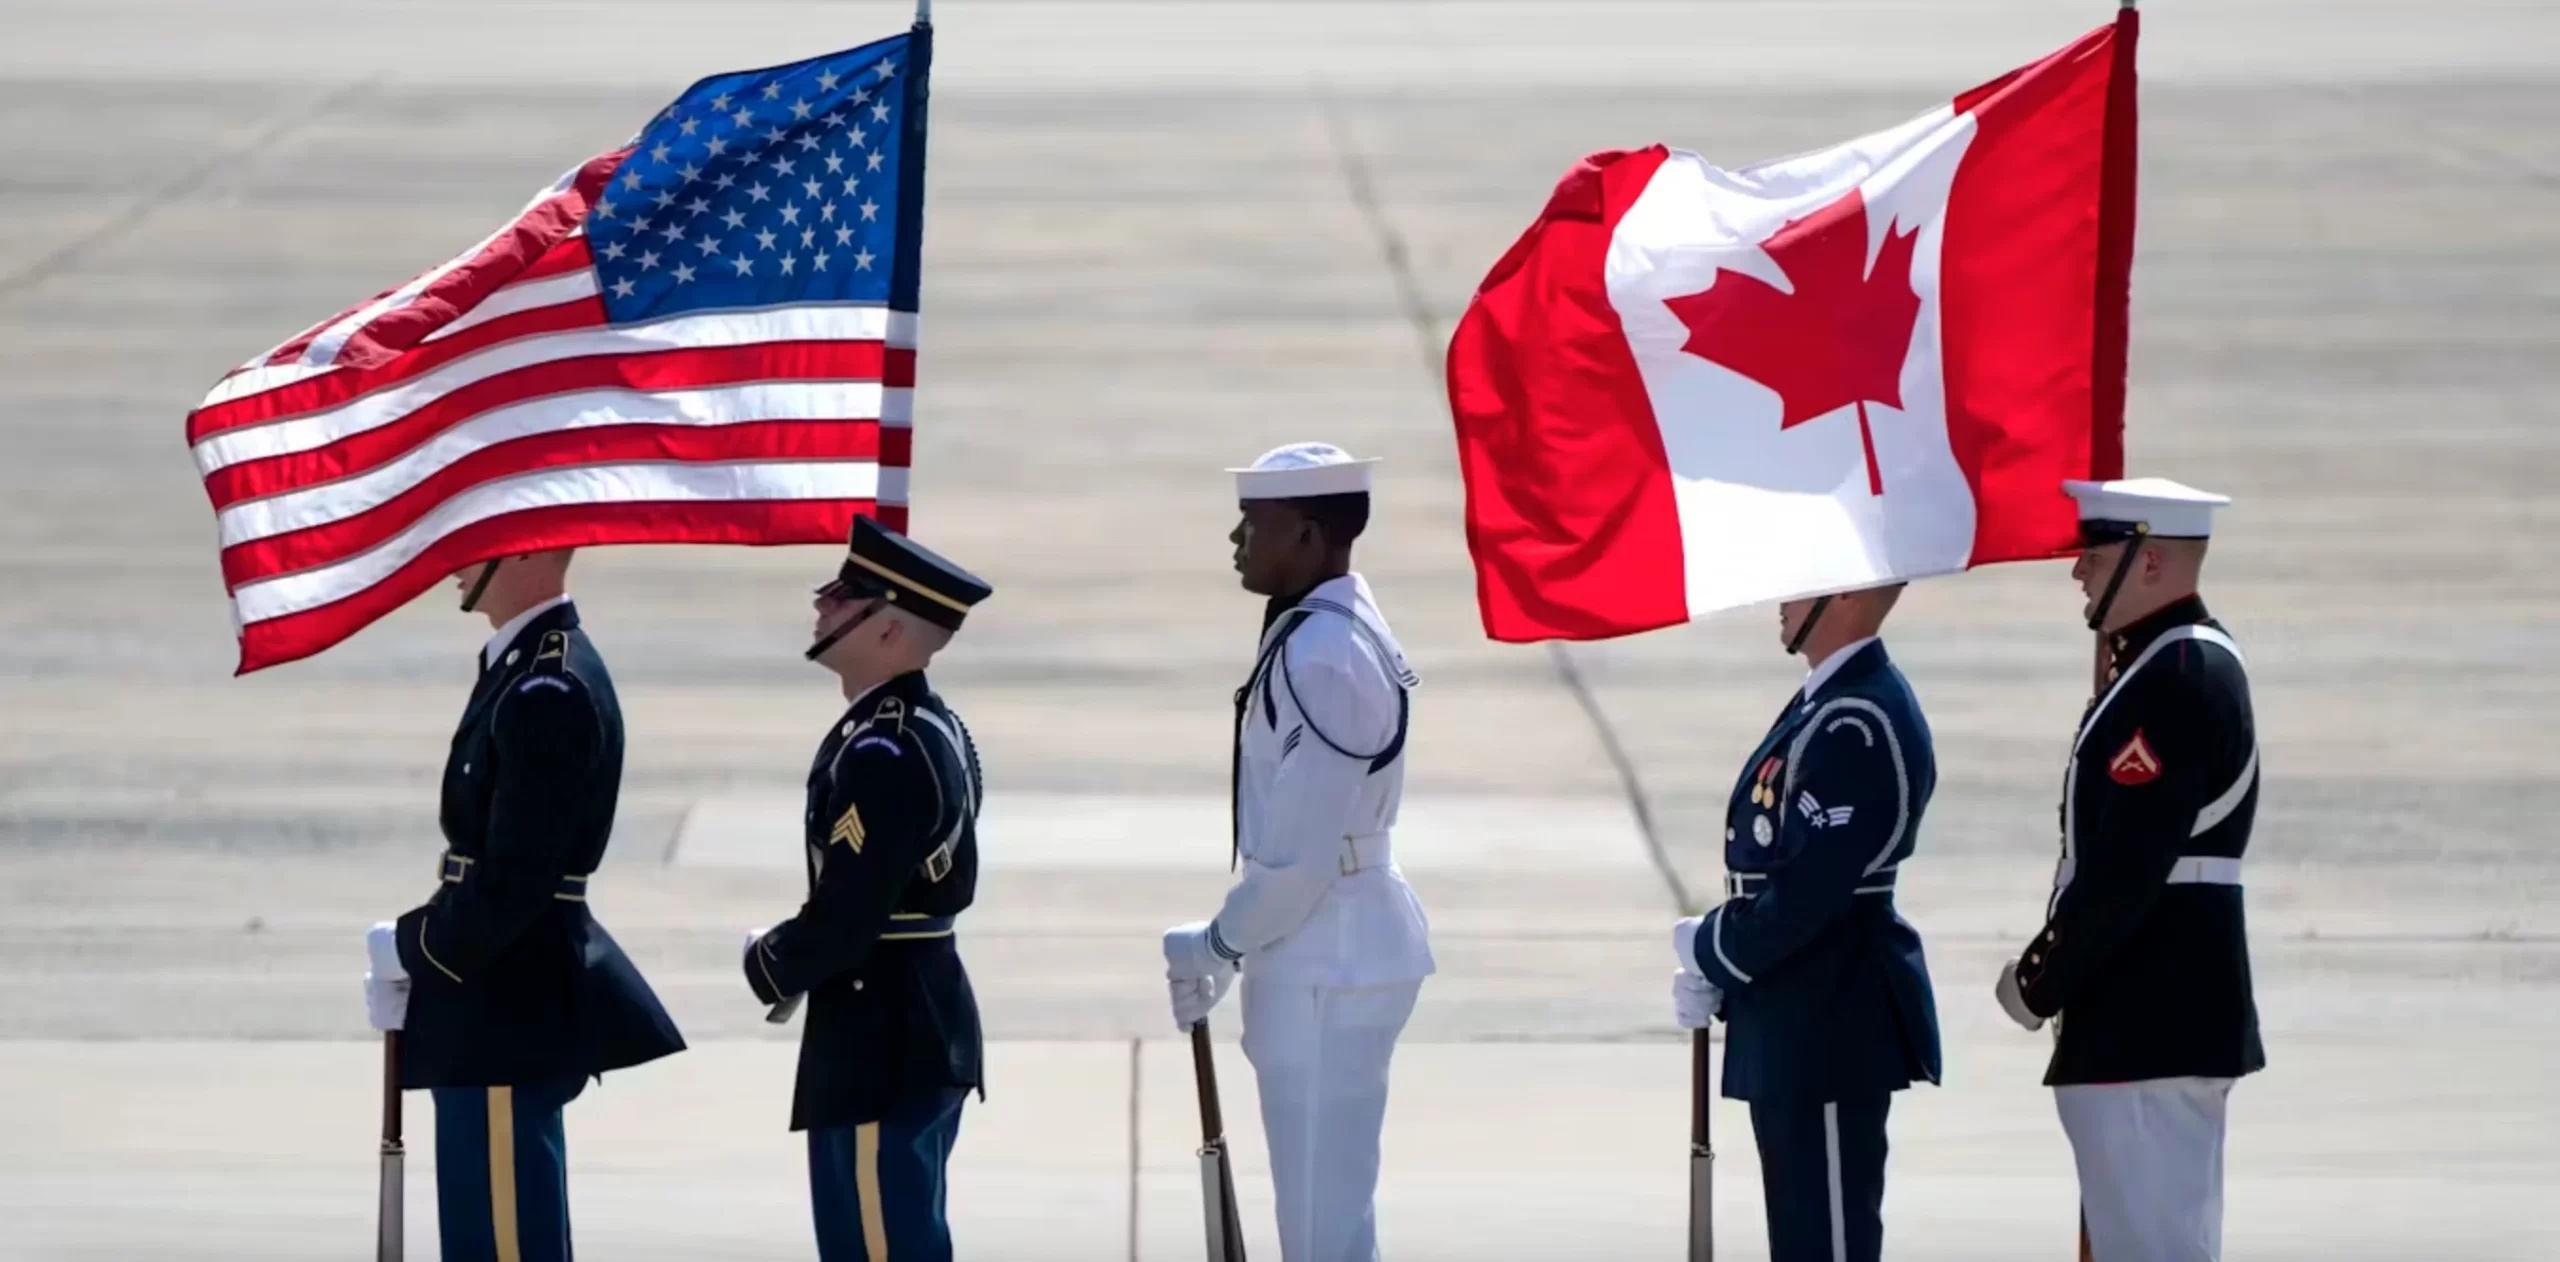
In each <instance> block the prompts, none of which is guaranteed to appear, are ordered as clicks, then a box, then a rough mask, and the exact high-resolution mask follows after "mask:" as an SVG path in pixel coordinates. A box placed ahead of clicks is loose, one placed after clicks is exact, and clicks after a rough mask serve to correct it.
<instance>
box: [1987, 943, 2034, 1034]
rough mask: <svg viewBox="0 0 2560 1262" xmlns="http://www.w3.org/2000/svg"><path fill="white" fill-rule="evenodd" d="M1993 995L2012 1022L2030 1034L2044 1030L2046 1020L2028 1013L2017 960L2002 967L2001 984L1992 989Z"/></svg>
mask: <svg viewBox="0 0 2560 1262" xmlns="http://www.w3.org/2000/svg"><path fill="white" fill-rule="evenodd" d="M1991 993H1992V994H1993V995H1994V996H1995V997H1997V998H1998V999H1999V1000H2000V1010H2001V1011H2002V1012H2005V1013H2008V1014H2009V1019H2010V1020H2012V1021H2015V1022H2017V1023H2018V1024H2019V1025H2021V1026H2024V1027H2026V1030H2027V1032H2028V1033H2030V1034H2033V1033H2034V1032H2036V1031H2037V1030H2040V1029H2043V1028H2044V1018H2043V1017H2040V1016H2037V1015H2036V1014H2034V1013H2032V1012H2029V1011H2027V996H2026V994H2025V992H2023V991H2021V990H2019V989H2018V962H2017V961H2016V960H2011V961H2009V962H2008V963H2006V964H2003V965H2001V966H2000V984H1998V985H1996V986H1994V987H1992V988H1991Z"/></svg>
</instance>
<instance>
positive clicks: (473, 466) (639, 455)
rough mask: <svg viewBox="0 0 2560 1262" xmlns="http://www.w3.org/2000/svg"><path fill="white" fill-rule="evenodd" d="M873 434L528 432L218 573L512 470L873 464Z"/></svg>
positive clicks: (355, 536)
mask: <svg viewBox="0 0 2560 1262" xmlns="http://www.w3.org/2000/svg"><path fill="white" fill-rule="evenodd" d="M879 431H880V426H879V422H877V421H854V420H846V421H819V422H812V421H752V422H746V423H743V424H736V425H720V426H713V427H708V428H705V427H699V426H682V425H616V426H608V427H605V428H601V429H579V430H564V431H556V432H553V433H547V434H535V435H532V436H530V437H526V438H519V439H517V440H515V441H513V442H509V443H502V444H500V445H498V446H496V447H490V448H486V449H484V450H481V451H477V452H474V453H472V454H471V455H469V456H466V457H464V458H463V459H461V460H458V461H455V462H454V463H453V464H451V465H449V466H447V467H445V468H444V469H442V470H439V471H438V472H437V473H436V474H435V475H434V476H433V477H430V478H428V479H426V480H425V481H423V482H420V483H419V484H418V485H416V486H414V487H411V488H410V489H409V490H407V491H405V492H402V493H401V494H399V495H397V496H394V497H392V498H391V499H390V500H388V501H386V502H384V503H383V504H382V505H381V506H379V507H377V508H373V509H370V510H368V511H366V512H362V513H358V514H356V515H355V516H352V517H347V518H342V519H340V520H337V521H333V522H329V523H327V524H325V525H319V526H311V527H307V528H305V529H302V530H296V531H291V532H289V533H286V534H281V535H271V536H269V537H267V538H264V539H256V540H252V541H250V542H248V543H243V544H237V545H234V546H233V547H230V548H226V549H224V550H223V553H222V578H223V581H224V582H226V583H228V584H230V585H231V586H232V587H234V588H238V587H241V586H244V585H246V584H249V583H254V582H257V581H258V580H260V579H268V578H275V577H277V576H279V575H284V574H293V573H298V572H300V571H303V570H311V569H318V568H320V567H322V566H325V565H332V564H335V563H337V562H340V561H344V560H346V559H348V558H350V557H353V556H356V555H357V554H359V553H362V552H364V551H365V550H366V549H369V548H372V547H375V546H377V545H379V544H381V543H383V542H384V541H386V540H388V539H390V538H392V537H393V536H395V535H397V534H399V533H400V532H401V531H403V530H406V529H408V528H409V527H410V526H412V525H415V524H416V523H417V521H418V519H419V518H422V517H424V516H426V515H427V514H428V513H430V512H432V511H434V509H435V508H436V506H437V505H439V504H441V503H443V502H444V501H446V500H448V499H451V498H452V497H454V496H456V495H459V494H461V493H462V492H464V491H468V490H470V489H471V488H473V487H475V486H479V485H481V484H483V483H486V482H493V481H496V480H498V479H500V478H508V477H513V476H515V475H517V474H522V473H531V472H534V471H536V470H541V469H559V468H566V467H570V466H580V465H615V464H637V463H649V462H662V461H683V462H689V463H700V464H709V463H719V462H729V463H735V462H743V461H776V462H784V461H795V462H796V461H815V460H864V461H877V460H878V459H879V458H880V433H879Z"/></svg>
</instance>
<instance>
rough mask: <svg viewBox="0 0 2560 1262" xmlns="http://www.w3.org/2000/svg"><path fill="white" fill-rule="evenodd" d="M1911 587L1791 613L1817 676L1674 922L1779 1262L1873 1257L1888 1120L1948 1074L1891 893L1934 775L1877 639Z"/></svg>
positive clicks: (1737, 797)
mask: <svg viewBox="0 0 2560 1262" xmlns="http://www.w3.org/2000/svg"><path fill="white" fill-rule="evenodd" d="M1900 592H1901V589H1900V587H1899V586H1898V585H1897V586H1893V587H1884V588H1875V589H1869V590H1866V591H1858V592H1850V593H1846V594H1843V595H1839V596H1831V597H1823V598H1820V599H1816V600H1801V601H1791V602H1789V603H1788V604H1787V605H1786V606H1785V607H1784V609H1783V611H1782V613H1781V635H1782V637H1783V639H1782V643H1785V644H1786V646H1787V648H1788V651H1789V652H1802V653H1803V654H1804V655H1805V657H1806V658H1807V659H1808V660H1810V661H1811V662H1813V663H1814V665H1813V669H1812V672H1811V673H1810V674H1809V675H1808V676H1807V677H1806V679H1805V683H1804V687H1803V688H1802V689H1801V690H1799V691H1798V692H1797V693H1796V695H1795V696H1793V697H1790V698H1788V700H1787V704H1786V708H1785V709H1783V710H1781V711H1780V712H1779V714H1778V718H1777V721H1776V722H1775V723H1772V724H1771V725H1770V727H1769V734H1768V735H1767V736H1766V737H1764V738H1762V740H1761V742H1760V744H1759V746H1758V747H1757V748H1755V749H1754V750H1752V752H1751V757H1750V759H1749V760H1748V761H1746V762H1745V763H1744V764H1743V768H1742V776H1741V778H1740V779H1739V780H1738V781H1737V782H1736V783H1735V785H1734V789H1733V798H1732V801H1731V804H1730V805H1729V806H1728V807H1727V808H1726V813H1725V824H1726V827H1725V868H1726V872H1727V875H1726V884H1725V895H1726V897H1725V899H1724V901H1723V902H1722V903H1721V904H1719V905H1717V906H1716V907H1715V908H1713V909H1711V910H1710V911H1708V913H1707V914H1706V915H1704V916H1702V917H1692V918H1690V919H1687V920H1683V921H1681V922H1680V923H1679V924H1678V925H1677V926H1676V927H1675V929H1674V931H1673V944H1674V949H1675V950H1676V952H1677V953H1678V955H1679V957H1680V962H1681V971H1680V973H1679V974H1677V975H1676V978H1675V983H1674V1006H1675V1009H1676V1011H1677V1014H1678V1016H1679V1019H1680V1021H1681V1023H1682V1024H1683V1025H1685V1026H1688V1027H1690V1028H1692V1029H1696V1028H1703V1027H1704V1026H1705V1025H1706V1023H1707V1021H1708V1020H1709V1019H1710V1017H1711V1016H1713V1015H1716V1014H1719V1013H1720V1014H1721V1015H1722V1016H1723V1018H1724V1020H1725V1023H1726V1036H1725V1059H1724V1086H1723V1094H1724V1095H1725V1097H1726V1098H1728V1099H1735V1100H1744V1101H1748V1102H1749V1103H1750V1106H1751V1131H1752V1135H1753V1138H1754V1139H1755V1140H1756V1141H1757V1142H1758V1145H1759V1150H1760V1167H1761V1186H1762V1195H1763V1197H1764V1199H1765V1201H1766V1203H1767V1207H1768V1221H1769V1256H1770V1258H1771V1259H1772V1262H1854V1260H1872V1259H1875V1258H1877V1257H1878V1256H1879V1255H1880V1253H1881V1252H1882V1249H1883V1239H1884V1220H1883V1206H1884V1164H1885V1115H1886V1113H1887V1111H1888V1109H1889V1108H1890V1106H1891V1103H1892V1099H1893V1093H1894V1092H1896V1091H1900V1090H1902V1089H1903V1088H1905V1087H1908V1086H1910V1085H1911V1084H1912V1083H1914V1082H1931V1083H1935V1082H1936V1081H1938V1075H1939V1055H1938V1024H1937V1007H1936V1001H1935V999H1934V998H1933V997H1932V995H1931V992H1930V988H1929V968H1928V964H1927V961H1926V960H1925V959H1924V958H1923V957H1922V953H1921V948H1920V935H1919V933H1918V932H1917V931H1916V930H1914V929H1913V928H1912V927H1911V925H1910V924H1909V923H1907V922H1905V921H1904V920H1903V919H1902V917H1901V916H1900V915H1898V914H1896V912H1895V911H1894V904H1893V891H1894V884H1895V881H1896V878H1897V876H1898V875H1899V873H1900V870H1901V866H1902V863H1903V861H1904V860H1906V859H1908V858H1910V856H1911V853H1912V850H1913V848H1914V846H1915V844H1916V843H1917V841H1918V837H1919V831H1920V817H1921V813H1922V811H1923V810H1924V809H1925V808H1926V807H1927V806H1928V803H1929V794H1930V791H1931V790H1932V789H1933V788H1934V787H1935V786H1936V782H1937V760H1936V756H1935V754H1934V752H1933V750H1932V748H1931V745H1930V741H1929V727H1928V724H1927V722H1926V721H1924V720H1923V719H1922V718H1921V716H1920V704H1919V702H1918V701H1917V700H1916V699H1915V698H1913V696H1912V694H1911V688H1910V685H1909V684H1907V683H1905V682H1904V680H1903V678H1902V672H1901V671H1899V670H1897V669H1895V668H1894V665H1893V661H1892V659H1891V658H1889V657H1888V656H1886V654H1885V648H1884V643H1883V641H1882V640H1880V639H1878V638H1877V632H1878V631H1879V630H1880V629H1881V627H1882V626H1883V623H1884V619H1885V615H1886V614H1887V613H1888V612H1889V611H1890V610H1891V609H1892V608H1893V604H1894V601H1895V599H1896V598H1897V597H1898V596H1899V595H1900Z"/></svg>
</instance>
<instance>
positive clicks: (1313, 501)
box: [1164, 443, 1432, 1262]
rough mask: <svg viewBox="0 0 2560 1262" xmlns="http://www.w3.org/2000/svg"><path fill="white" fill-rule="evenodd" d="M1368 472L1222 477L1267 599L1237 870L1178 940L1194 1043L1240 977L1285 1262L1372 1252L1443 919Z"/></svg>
mask: <svg viewBox="0 0 2560 1262" xmlns="http://www.w3.org/2000/svg"><path fill="white" fill-rule="evenodd" d="M1373 463H1375V462H1374V461H1371V460H1354V459H1352V458H1351V456H1349V455H1348V454H1346V453H1345V452H1343V450H1342V449H1341V448H1338V447H1333V446H1328V445H1326V444H1323V443H1299V444H1296V445H1293V446H1288V447H1282V448H1279V449H1278V450H1275V451H1272V452H1269V453H1267V454H1265V455H1264V456H1263V457H1262V458H1261V459H1259V460H1256V461H1255V462H1254V463H1253V466H1252V467H1251V468H1249V469H1234V470H1229V472H1231V473H1233V474H1234V475H1235V478H1236V495H1237V498H1238V499H1239V500H1240V501H1241V508H1242V515H1243V519H1242V520H1241V521H1239V522H1238V523H1237V524H1236V528H1235V530H1234V531H1233V532H1231V533H1230V534H1229V535H1228V541H1229V542H1231V543H1233V544H1234V545H1235V565H1236V570H1237V572H1238V574H1239V575H1240V576H1241V577H1242V579H1243V585H1244V589H1245V590H1246V591H1249V592H1252V593H1254V594H1256V595H1260V596H1265V597H1268V598H1270V599H1269V603H1268V604H1267V605H1266V606H1265V607H1264V610H1263V618H1262V625H1263V633H1262V643H1261V647H1260V649H1259V650H1258V651H1257V652H1256V653H1255V654H1254V660H1253V670H1252V672H1251V673H1250V674H1249V675H1248V676H1247V677H1246V681H1245V684H1244V687H1243V688H1241V689H1239V690H1238V691H1237V693H1236V715H1235V722H1236V732H1235V747H1234V750H1233V771H1234V786H1233V791H1234V847H1235V849H1234V857H1235V860H1236V861H1237V862H1238V863H1239V864H1240V866H1241V871H1242V875H1241V878H1240V879H1239V880H1238V881H1237V883H1236V885H1235V887H1234V888H1233V889H1232V890H1230V891H1229V892H1228V894H1227V898H1226V902H1225V904H1224V906H1222V907H1221V908H1220V909H1219V911H1218V914H1217V916H1216V918H1215V919H1212V920H1205V921H1198V922H1194V923H1191V924H1186V925H1179V926H1176V927H1175V928H1173V929H1170V930H1168V931H1166V933H1165V936H1164V953H1165V963H1166V976H1167V977H1168V978H1169V979H1170V983H1171V990H1172V995H1173V1017H1174V1024H1175V1025H1176V1026H1177V1027H1179V1028H1182V1029H1189V1028H1190V1027H1191V1025H1192V1024H1193V1023H1194V1022H1196V1021H1199V1020H1201V1019H1202V1018H1204V1017H1206V1016H1207V1015H1208V1013H1209V1010H1210V1009H1211V1008H1213V1007H1215V1006H1216V1005H1217V1003H1218V1001H1219V1000H1220V999H1221V998H1222V997H1224V996H1225V994H1226V991H1227V987H1228V986H1229V985H1230V984H1231V983H1233V982H1234V981H1235V979H1236V977H1237V975H1238V970H1239V967H1241V970H1242V975H1243V978H1244V1053H1245V1058H1246V1059H1247V1060H1248V1061H1250V1062H1251V1063H1252V1065H1253V1071H1254V1081H1255V1083H1256V1085H1257V1086H1258V1087H1259V1088H1260V1092H1261V1099H1262V1127H1263V1132H1264V1134H1265V1135H1266V1136H1267V1137H1268V1139H1269V1141H1270V1145H1271V1182H1272V1190H1273V1192H1274V1193H1275V1195H1276V1198H1277V1200H1278V1202H1279V1206H1278V1209H1279V1228H1280V1252H1281V1255H1282V1256H1283V1257H1284V1258H1286V1259H1287V1260H1288V1262H1366V1260H1367V1259H1371V1258H1375V1257H1376V1256H1377V1252H1378V1228H1377V1215H1376V1211H1375V1207H1374V1205H1373V1201H1374V1199H1375V1195H1376V1192H1377V1186H1378V1141H1379V1132H1380V1130H1381V1129H1382V1128H1383V1127H1384V1126H1385V1124H1386V1113H1387V1063H1388V1060H1389V1059H1390V1058H1391V1057H1392V1056H1393V1055H1394V1052H1395V1044H1396V1037H1397V1035H1398V1034H1400V1033H1402V1032H1403V1030H1404V1025H1405V1021H1406V1020H1407V1019H1408V1018H1409V1017H1411V1016H1412V1014H1413V1005H1414V1000H1415V998H1416V997H1417V996H1418V995H1420V993H1421V991H1422V979H1423V978H1424V977H1426V976H1429V975H1430V973H1431V971H1432V959H1431V944H1430V925H1429V922H1428V921H1426V920H1425V919H1424V917H1423V914H1422V904H1421V901H1420V900H1418V899H1416V898H1415V897H1414V894H1413V889H1412V887H1410V886H1408V885H1406V884H1405V880H1404V874H1403V873H1402V872H1400V871H1398V870H1397V868H1396V865H1395V855H1394V852H1393V849H1392V847H1391V846H1390V845H1389V842H1388V834H1389V833H1390V831H1391V830H1392V829H1393V828H1394V827H1395V822H1396V807H1397V804H1398V803H1399V802H1400V801H1401V800H1402V799H1403V796H1404V743H1405V732H1406V726H1407V720H1408V718H1409V716H1410V714H1411V709H1412V707H1411V693H1412V690H1413V688H1414V686H1415V685H1416V684H1417V683H1419V682H1420V681H1419V680H1418V679H1417V678H1416V677H1415V676H1414V673H1413V671H1412V670H1411V668H1409V667H1407V666H1406V665H1405V660H1404V652H1403V650H1402V649H1400V648H1398V647H1397V645H1396V639H1395V633H1394V632H1392V631H1390V630H1388V628H1387V620H1386V618H1385V616H1384V615H1382V614H1380V613H1379V612H1378V606H1377V602H1376V601H1375V600H1374V599H1372V598H1371V596H1370V594H1369V584H1368V582H1367V581H1366V580H1364V579H1362V578H1361V577H1360V576H1359V575H1358V574H1356V573H1353V572H1352V570H1351V545H1352V541H1354V540H1356V539H1358V538H1359V537H1360V533H1361V531H1362V530H1363V529H1365V528H1366V527H1367V525H1368V522H1369V468H1370V465H1372V464H1373Z"/></svg>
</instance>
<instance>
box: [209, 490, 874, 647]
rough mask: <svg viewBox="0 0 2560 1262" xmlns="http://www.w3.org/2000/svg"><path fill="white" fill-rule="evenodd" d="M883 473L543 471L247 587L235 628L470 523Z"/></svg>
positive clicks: (364, 574) (287, 609) (361, 582)
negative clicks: (340, 557) (347, 552)
mask: <svg viewBox="0 0 2560 1262" xmlns="http://www.w3.org/2000/svg"><path fill="white" fill-rule="evenodd" d="M880 481H881V479H880V468H879V466H878V465H877V464H874V463H872V462H870V461H854V460H846V461H819V462H804V463H792V464H781V463H774V462H770V461H757V462H750V463H743V464H622V465H589V466H584V467H579V468H569V469H543V470H539V471H537V472H533V473H527V474H522V475H519V476H516V477H512V478H503V479H500V480H498V481H495V482H489V483H484V484H482V485H480V486H477V487H473V488H472V489H471V490H468V491H465V492H463V493H462V494H460V495H457V496H454V497H453V498H452V499H449V500H446V501H445V502H443V503H442V504H439V505H437V506H436V508H435V510H434V511H433V512H430V513H428V514H427V515H426V516H425V517H422V518H420V519H418V520H417V521H416V522H414V523H412V524H411V525H410V527H409V528H408V529H407V530H404V531H401V532H400V533H399V534H397V535H394V536H392V537H391V538H389V539H387V540H385V541H383V543H382V544H381V545H379V546H377V547H375V548H372V549H370V550H368V551H365V552H362V553H358V554H357V555H355V556H353V557H350V558H348V559H347V560H344V561H340V562H338V563H337V564H335V565H328V566H323V567H321V568H319V569H314V570H305V571H303V572H301V573H299V574H287V575H282V576H279V577H276V578H271V579H266V580H264V581H261V582H256V583H251V584H249V585H247V586H244V587H242V588H240V589H238V590H237V591H235V592H233V593H232V604H233V606H234V607H235V608H236V609H237V610H238V611H239V619H240V621H241V622H242V623H244V624H246V623H252V622H264V621H266V620H268V619H270V618H281V617H284V616H285V615H287V614H295V613H301V612H302V611H304V610H306V609H317V608H319V607H320V606H322V605H326V604H330V603H332V602H335V601H339V600H344V599H346V598H347V597H349V596H352V595H355V594H356V593H357V592H360V591H363V590H364V589H366V588H368V587H371V586H373V585H374V584H376V583H379V582H382V581H383V580H384V579H387V578H389V577H391V576H392V575H393V574H394V573H397V572H398V571H399V569H400V568H401V567H402V566H404V565H407V564H408V563H409V562H411V561H414V560H416V559H417V557H418V555H419V554H420V553H422V552H424V551H426V550H427V547H428V545H430V544H433V543H434V542H435V541H436V540H438V539H441V538H443V537H444V536H446V535H449V534H451V533H453V532H454V531H456V530H459V529H461V528H463V527H465V526H468V525H471V524H472V523H474V522H481V521H487V520H489V519H490V518H493V517H503V516H505V515H507V514H509V513H517V512H523V511H525V510H527V509H535V508H550V507H555V506H559V505H566V504H645V503H658V502H667V503H688V502H720V503H734V502H737V501H742V500H865V499H872V498H874V497H875V496H876V494H877V492H878V490H879V486H880Z"/></svg>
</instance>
